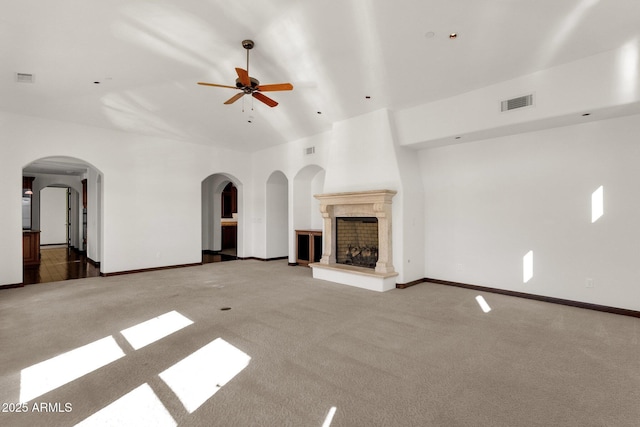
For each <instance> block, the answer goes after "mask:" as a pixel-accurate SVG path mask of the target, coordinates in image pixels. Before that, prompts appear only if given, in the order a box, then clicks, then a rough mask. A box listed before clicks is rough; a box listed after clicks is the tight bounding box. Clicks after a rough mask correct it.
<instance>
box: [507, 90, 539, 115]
mask: <svg viewBox="0 0 640 427" xmlns="http://www.w3.org/2000/svg"><path fill="white" fill-rule="evenodd" d="M531 105H533V94H531V95H525V96H519V97H517V98H511V99H507V100H506V101H502V103H501V110H502V111H503V112H504V111H511V110H515V109H518V108H523V107H529V106H531Z"/></svg>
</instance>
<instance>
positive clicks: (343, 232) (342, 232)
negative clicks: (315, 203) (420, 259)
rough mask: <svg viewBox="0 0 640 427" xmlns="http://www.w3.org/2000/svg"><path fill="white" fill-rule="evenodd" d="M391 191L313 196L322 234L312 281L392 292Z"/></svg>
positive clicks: (393, 274)
mask: <svg viewBox="0 0 640 427" xmlns="http://www.w3.org/2000/svg"><path fill="white" fill-rule="evenodd" d="M395 194H396V192H395V191H392V190H374V191H361V192H352V193H331V194H317V195H315V198H316V199H318V200H319V201H320V212H321V213H322V218H323V224H324V233H323V244H324V246H323V252H322V258H321V259H320V262H317V263H313V264H310V267H312V268H313V277H315V278H319V279H323V280H329V281H333V282H337V283H342V284H345V285H351V286H357V287H362V288H366V289H371V290H376V291H386V290H389V289H392V288H395V277H396V276H397V275H398V273H396V272H395V270H394V268H393V256H392V233H391V223H392V218H391V214H392V209H391V199H392V198H393V196H394V195H395Z"/></svg>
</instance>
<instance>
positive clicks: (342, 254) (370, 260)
mask: <svg viewBox="0 0 640 427" xmlns="http://www.w3.org/2000/svg"><path fill="white" fill-rule="evenodd" d="M336 262H337V263H338V264H345V265H355V266H356V267H365V268H374V269H375V268H376V262H378V218H376V217H341V218H336Z"/></svg>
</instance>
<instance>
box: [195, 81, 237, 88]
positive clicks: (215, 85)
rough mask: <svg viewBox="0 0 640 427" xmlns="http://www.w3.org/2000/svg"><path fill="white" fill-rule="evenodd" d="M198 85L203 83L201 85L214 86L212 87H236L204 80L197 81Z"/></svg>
mask: <svg viewBox="0 0 640 427" xmlns="http://www.w3.org/2000/svg"><path fill="white" fill-rule="evenodd" d="M198 84H199V85H203V86H214V87H228V88H229V89H238V88H237V87H235V86H227V85H218V84H215V83H205V82H198Z"/></svg>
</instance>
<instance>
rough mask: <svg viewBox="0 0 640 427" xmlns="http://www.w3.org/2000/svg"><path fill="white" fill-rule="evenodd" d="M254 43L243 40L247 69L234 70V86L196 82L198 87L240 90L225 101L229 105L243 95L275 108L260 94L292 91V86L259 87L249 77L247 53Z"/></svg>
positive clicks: (287, 84) (286, 84) (269, 100)
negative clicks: (235, 76)
mask: <svg viewBox="0 0 640 427" xmlns="http://www.w3.org/2000/svg"><path fill="white" fill-rule="evenodd" d="M254 46H255V43H254V42H253V40H243V41H242V47H244V48H245V49H246V50H247V69H246V70H245V69H243V68H236V74H237V75H238V78H237V79H236V85H235V86H228V85H221V84H216V83H207V82H198V84H199V85H203V86H213V87H223V88H228V89H237V90H240V91H241V92H240V93H237V94H235V95H234V96H232V97H231V98H229V99H227V100H226V101H225V102H224V103H225V104H227V105H229V104H233V103H234V102H236V101H237V100H238V99H240V98H242V97H243V96H244V95H251V96H252V97H254V98H255V99H257V100H258V101H260V102H263V103H264V104H266V105H268V106H269V107H275V106H276V105H278V103H277V102H276V101H274V100H273V99H271V98H269V97H268V96H266V95H264V94H262V93H261V92H277V91H283V90H293V85H292V84H291V83H275V84H268V85H261V84H260V81H259V80H258V79H256V78H254V77H251V76H249V51H250V50H251V49H253V47H254Z"/></svg>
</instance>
